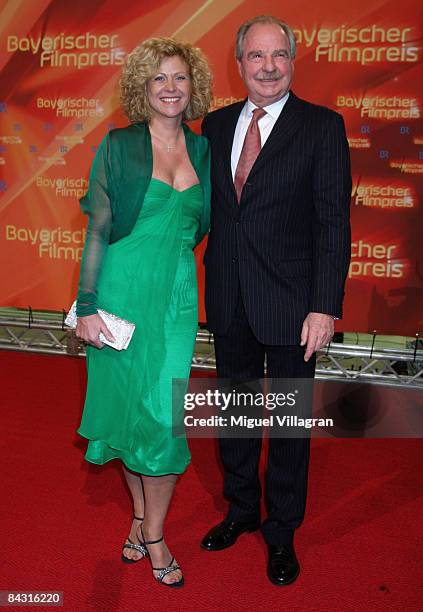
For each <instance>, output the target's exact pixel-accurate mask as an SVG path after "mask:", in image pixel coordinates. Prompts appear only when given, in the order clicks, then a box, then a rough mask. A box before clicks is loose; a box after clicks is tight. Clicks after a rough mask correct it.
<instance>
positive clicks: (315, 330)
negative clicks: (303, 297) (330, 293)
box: [300, 312, 335, 361]
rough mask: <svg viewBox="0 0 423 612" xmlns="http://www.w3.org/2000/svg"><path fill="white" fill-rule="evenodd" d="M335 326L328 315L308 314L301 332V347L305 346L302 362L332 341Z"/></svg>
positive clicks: (319, 313)
mask: <svg viewBox="0 0 423 612" xmlns="http://www.w3.org/2000/svg"><path fill="white" fill-rule="evenodd" d="M334 329H335V326H334V322H333V318H332V317H331V316H330V315H327V314H323V313H321V312H309V313H308V315H307V316H306V318H305V319H304V323H303V328H302V330H301V343H300V344H301V346H307V348H306V352H305V354H304V361H308V360H309V359H310V357H311V356H312V354H313V353H315V352H316V351H319V350H320V349H321V348H322V347H323V346H325V344H327V343H328V342H329V340H331V339H332V336H333V332H334Z"/></svg>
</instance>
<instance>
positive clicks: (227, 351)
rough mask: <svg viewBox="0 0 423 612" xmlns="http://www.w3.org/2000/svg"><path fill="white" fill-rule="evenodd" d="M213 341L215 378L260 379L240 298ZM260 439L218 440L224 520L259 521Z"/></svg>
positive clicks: (256, 349) (260, 354)
mask: <svg viewBox="0 0 423 612" xmlns="http://www.w3.org/2000/svg"><path fill="white" fill-rule="evenodd" d="M214 344H215V354H216V371H217V376H218V378H222V379H230V380H231V381H233V382H234V386H235V387H238V384H237V383H241V385H242V383H243V382H244V381H250V380H258V379H260V378H263V375H264V347H263V345H262V344H260V343H259V342H258V340H257V339H256V338H255V336H254V334H253V332H252V331H251V328H250V325H249V323H248V321H247V318H246V315H245V310H244V305H243V303H242V299H241V297H240V298H239V301H238V305H237V308H236V311H235V315H234V319H233V321H232V323H231V326H230V328H229V330H228V331H227V333H226V334H225V335H222V336H219V335H215V336H214ZM245 412H246V413H247V412H248V408H247V409H246V411H245ZM261 442H262V441H261V438H249V439H246V438H223V437H222V438H220V439H219V448H220V455H221V459H222V463H223V467H224V472H225V473H224V488H223V490H224V495H225V497H226V498H227V499H228V500H229V504H230V505H229V511H228V515H227V520H228V521H234V522H254V521H259V518H260V498H261V487H260V481H259V476H258V465H259V459H260V451H261Z"/></svg>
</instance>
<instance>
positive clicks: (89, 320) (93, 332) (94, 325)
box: [76, 314, 114, 348]
mask: <svg viewBox="0 0 423 612" xmlns="http://www.w3.org/2000/svg"><path fill="white" fill-rule="evenodd" d="M100 332H102V333H103V334H104V336H105V337H106V338H107V340H110V342H113V341H114V337H113V336H112V334H111V333H110V331H109V330H108V328H107V326H106V324H105V322H104V321H103V319H102V318H101V317H100V315H98V314H93V315H88V316H87V317H78V322H77V325H76V336H77V337H78V338H80V339H81V340H84V342H88V344H92V345H93V346H96V347H97V348H103V346H104V344H103V342H101V341H100V339H99V335H100Z"/></svg>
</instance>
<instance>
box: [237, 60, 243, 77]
mask: <svg viewBox="0 0 423 612" xmlns="http://www.w3.org/2000/svg"><path fill="white" fill-rule="evenodd" d="M236 64H237V66H238V72H239V76H240V77H241V79H242V63H241V62H240V60H239V59H237V60H236Z"/></svg>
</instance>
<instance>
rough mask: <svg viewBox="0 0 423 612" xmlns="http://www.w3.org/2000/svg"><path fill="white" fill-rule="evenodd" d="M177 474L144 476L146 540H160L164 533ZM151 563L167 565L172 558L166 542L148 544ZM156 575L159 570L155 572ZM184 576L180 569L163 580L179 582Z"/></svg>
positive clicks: (144, 531)
mask: <svg viewBox="0 0 423 612" xmlns="http://www.w3.org/2000/svg"><path fill="white" fill-rule="evenodd" d="M176 480H177V476H176V475H175V474H169V475H167V476H142V482H143V487H144V496H145V497H144V499H145V511H144V517H145V518H144V523H143V525H142V532H143V535H144V538H145V540H147V541H149V540H158V539H159V538H161V537H162V535H163V523H164V520H165V518H166V514H167V509H168V507H169V503H170V500H171V498H172V494H173V489H174V488H175V483H176ZM148 552H149V554H150V559H151V564H152V566H153V567H167V566H168V565H169V563H170V561H171V559H172V554H171V553H170V551H169V549H168V547H167V545H166V543H165V542H164V541H162V542H160V543H158V544H150V545H148ZM154 574H155V575H157V574H158V572H154ZM181 578H182V573H181V571H180V570H175V571H174V572H170V573H169V574H167V575H166V576H165V577H164V578H163V582H167V583H171V582H178V581H179V580H180V579H181Z"/></svg>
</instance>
